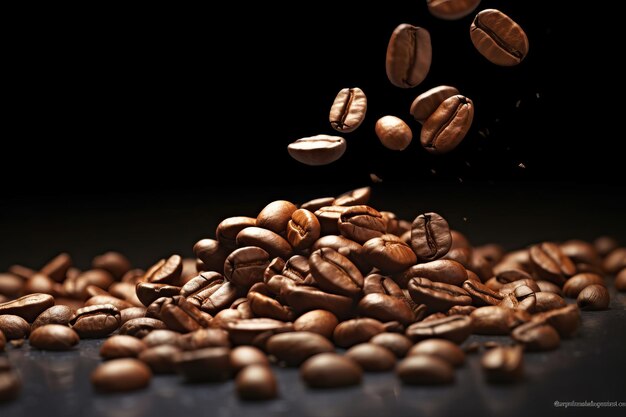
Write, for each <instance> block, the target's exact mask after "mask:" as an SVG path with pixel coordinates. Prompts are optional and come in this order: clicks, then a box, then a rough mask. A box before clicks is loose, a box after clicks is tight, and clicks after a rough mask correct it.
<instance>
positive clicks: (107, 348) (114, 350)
mask: <svg viewBox="0 0 626 417" xmlns="http://www.w3.org/2000/svg"><path fill="white" fill-rule="evenodd" d="M147 347H148V346H146V344H145V343H144V342H143V341H141V340H139V339H137V338H136V337H132V336H127V335H115V336H111V337H110V338H108V339H107V340H106V341H105V342H104V343H103V344H102V346H100V356H102V357H103V358H104V359H118V358H136V357H137V356H139V354H140V353H141V352H143V351H144V350H145V349H147Z"/></svg>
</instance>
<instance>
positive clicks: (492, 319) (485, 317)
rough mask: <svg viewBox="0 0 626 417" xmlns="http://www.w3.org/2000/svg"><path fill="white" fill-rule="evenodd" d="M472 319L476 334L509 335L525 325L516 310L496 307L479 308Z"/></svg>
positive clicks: (471, 316) (472, 315)
mask: <svg viewBox="0 0 626 417" xmlns="http://www.w3.org/2000/svg"><path fill="white" fill-rule="evenodd" d="M470 318H471V319H472V327H473V332H474V333H475V334H487V335H507V334H509V333H510V332H511V330H512V329H514V328H515V327H516V326H519V325H520V324H522V323H523V321H522V320H521V317H520V316H519V315H516V314H515V310H513V309H510V308H504V307H500V306H496V305H492V306H486V307H480V308H477V309H476V310H474V311H473V312H472V313H471V314H470Z"/></svg>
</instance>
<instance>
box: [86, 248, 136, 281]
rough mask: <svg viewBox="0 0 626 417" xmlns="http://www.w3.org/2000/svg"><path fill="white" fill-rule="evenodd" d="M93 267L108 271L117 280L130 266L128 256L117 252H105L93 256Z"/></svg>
mask: <svg viewBox="0 0 626 417" xmlns="http://www.w3.org/2000/svg"><path fill="white" fill-rule="evenodd" d="M91 267H92V268H93V269H104V270H105V271H107V272H109V273H110V274H111V275H113V277H114V278H115V279H117V280H119V279H121V278H122V277H123V276H124V274H125V273H126V272H128V271H130V269H131V268H132V265H131V263H130V261H129V260H128V258H127V257H126V256H124V255H122V254H121V253H119V252H112V251H111V252H105V253H103V254H102V255H98V256H95V257H94V258H93V260H92V261H91Z"/></svg>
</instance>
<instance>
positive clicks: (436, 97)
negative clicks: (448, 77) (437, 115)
mask: <svg viewBox="0 0 626 417" xmlns="http://www.w3.org/2000/svg"><path fill="white" fill-rule="evenodd" d="M457 94H459V90H457V89H456V88H454V87H450V86H448V85H440V86H439V87H434V88H431V89H430V90H428V91H426V92H424V93H422V94H420V95H419V96H417V97H416V98H415V100H413V104H411V115H412V116H413V117H414V118H415V120H417V121H418V122H420V123H422V124H423V123H424V122H425V121H426V119H428V118H429V117H430V115H431V114H433V113H434V112H435V110H437V108H438V107H439V105H440V104H441V103H443V102H444V100H446V99H447V98H449V97H452V96H454V95H457Z"/></svg>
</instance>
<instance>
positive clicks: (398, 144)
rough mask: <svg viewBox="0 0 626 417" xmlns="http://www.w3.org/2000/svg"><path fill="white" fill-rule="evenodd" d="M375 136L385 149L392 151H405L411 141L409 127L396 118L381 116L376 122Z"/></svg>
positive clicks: (411, 134) (411, 135)
mask: <svg viewBox="0 0 626 417" xmlns="http://www.w3.org/2000/svg"><path fill="white" fill-rule="evenodd" d="M374 130H375V132H376V136H378V139H379V140H380V143H382V144H383V146H384V147H385V148H388V149H391V150H392V151H403V150H405V149H406V148H407V147H408V146H409V145H410V144H411V141H412V140H413V132H412V131H411V128H410V127H409V125H407V124H406V123H405V122H404V121H403V120H402V119H400V118H398V117H396V116H383V117H381V118H380V119H378V120H377V121H376V126H375V128H374Z"/></svg>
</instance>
